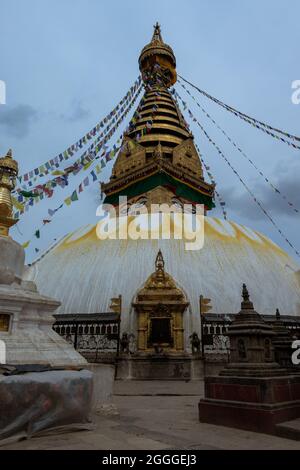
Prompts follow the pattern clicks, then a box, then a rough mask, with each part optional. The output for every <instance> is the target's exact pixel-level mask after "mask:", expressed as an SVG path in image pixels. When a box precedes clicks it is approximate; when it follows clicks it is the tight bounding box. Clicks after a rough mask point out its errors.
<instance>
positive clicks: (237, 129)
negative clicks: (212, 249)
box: [0, 0, 300, 261]
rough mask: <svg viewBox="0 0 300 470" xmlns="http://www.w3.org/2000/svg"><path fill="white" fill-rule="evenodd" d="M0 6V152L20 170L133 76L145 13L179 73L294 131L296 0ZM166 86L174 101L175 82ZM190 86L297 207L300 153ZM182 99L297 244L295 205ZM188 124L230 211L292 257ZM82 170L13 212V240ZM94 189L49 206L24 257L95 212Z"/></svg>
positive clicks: (92, 117) (33, 1) (41, 158)
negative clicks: (1, 89)
mask: <svg viewBox="0 0 300 470" xmlns="http://www.w3.org/2000/svg"><path fill="white" fill-rule="evenodd" d="M0 15H1V28H0V58H1V60H0V65H1V66H0V80H4V81H5V83H6V87H7V96H6V101H7V102H6V105H0V153H1V154H4V153H5V152H6V150H7V149H8V148H9V147H12V148H13V151H14V156H15V158H16V159H17V160H18V162H19V165H20V173H21V174H22V173H24V172H25V171H27V170H28V171H29V170H31V169H33V168H34V167H36V166H37V165H39V164H42V163H44V162H45V161H46V160H48V159H50V158H52V157H54V156H56V155H57V154H58V153H60V152H62V151H63V150H65V149H66V148H67V147H68V146H69V145H70V144H72V143H74V142H75V141H76V140H77V139H79V138H80V137H81V136H82V135H83V134H85V133H86V132H87V131H89V130H90V129H91V128H92V127H93V126H94V125H95V123H97V122H98V121H99V120H100V119H101V118H102V117H104V116H105V114H106V113H108V112H109V111H110V110H111V109H112V108H113V107H114V106H115V105H116V104H117V102H118V101H119V100H120V99H121V97H122V96H123V95H124V94H125V93H126V92H127V90H128V88H129V87H130V86H131V85H132V83H133V82H134V80H135V79H136V78H137V76H138V73H139V71H138V62H137V60H138V55H139V52H140V50H141V48H142V47H143V46H144V45H145V44H146V43H147V42H149V40H150V38H151V36H152V30H153V24H154V23H155V22H156V21H159V23H160V24H161V25H162V33H163V38H164V40H165V41H166V42H167V43H168V44H170V45H171V46H172V47H173V49H174V52H175V54H176V58H177V69H178V72H179V73H180V74H181V75H183V76H184V77H186V78H187V79H189V80H190V81H192V82H193V83H195V84H196V85H198V86H199V87H200V88H202V89H204V90H206V91H207V92H209V93H210V94H212V95H214V96H216V97H217V98H219V99H221V100H223V101H225V102H226V103H228V104H230V105H232V106H235V107H237V108H238V109H240V110H242V111H243V112H245V113H248V114H250V115H252V116H255V117H257V118H258V119H260V120H263V121H266V122H268V123H270V124H272V125H274V126H275V127H279V128H281V129H283V130H287V131H290V132H291V133H294V134H296V135H299V134H300V129H299V121H300V105H298V106H297V105H295V104H293V103H292V101H291V95H292V89H291V84H292V82H293V81H294V80H297V79H298V80H299V79H300V70H299V44H300V28H299V18H300V2H299V1H298V0H289V2H284V1H279V0H263V1H262V0H243V1H240V0H226V1H225V0H189V1H185V2H183V1H178V0H151V1H149V2H147V1H141V0H127V1H121V0H120V1H116V0H111V1H109V2H105V1H102V0H26V1H24V0H0ZM177 90H178V91H179V93H180V94H181V95H182V97H183V98H184V99H185V97H186V95H185V94H184V92H183V91H182V89H181V88H180V86H179V85H177ZM195 96H196V97H197V99H199V102H201V104H202V105H203V106H204V107H205V108H206V109H207V110H208V111H209V113H210V114H211V115H212V116H213V117H214V118H215V119H216V120H217V122H218V124H219V125H220V126H221V127H223V128H224V129H225V130H226V132H227V133H228V134H229V135H230V137H232V138H234V139H235V141H236V142H237V143H238V144H239V145H240V147H241V148H242V149H243V150H244V151H245V153H246V154H247V155H248V156H249V158H251V159H252V160H253V161H254V162H255V164H256V165H257V166H258V167H259V168H260V169H261V170H262V171H263V172H264V173H265V174H266V176H267V177H268V178H269V179H270V180H271V181H272V182H273V183H274V184H275V185H277V186H278V188H279V189H280V190H281V191H282V192H283V194H285V195H286V196H287V197H288V199H289V200H290V201H291V202H293V203H294V204H295V206H296V207H298V208H299V209H300V191H299V177H300V151H295V150H293V149H291V148H290V147H288V146H286V145H284V144H281V143H279V142H277V141H275V140H274V139H272V138H270V137H268V136H266V135H264V134H263V133H261V132H260V131H258V130H255V129H253V128H252V127H250V126H249V125H247V124H245V123H243V122H242V121H241V120H239V119H237V118H236V117H233V116H231V115H230V114H228V113H227V112H226V111H224V110H220V109H219V108H218V107H217V106H216V105H215V104H213V103H210V102H209V101H207V100H206V99H205V98H203V97H201V96H200V95H197V92H195ZM190 103H191V104H190V107H191V109H192V111H193V112H195V114H197V116H199V118H201V122H202V124H203V125H204V126H205V127H206V128H207V130H208V131H209V133H210V134H211V135H212V137H213V138H214V140H215V141H216V142H217V143H218V145H219V146H220V147H221V148H222V150H223V151H224V154H225V155H226V157H227V158H228V159H229V160H230V161H231V163H232V164H233V165H234V167H235V168H236V169H237V171H238V172H239V173H240V174H241V176H242V177H243V178H244V179H245V181H246V182H247V184H248V185H249V187H250V188H251V190H252V191H253V192H254V193H256V195H257V197H258V198H259V199H260V200H261V201H263V202H264V204H265V206H266V208H267V210H269V212H270V214H271V215H272V217H274V220H275V222H276V223H277V224H278V225H279V226H280V227H281V229H282V230H283V231H284V232H285V233H286V234H287V236H288V238H289V239H290V240H291V242H292V243H293V244H294V245H295V246H296V247H297V248H298V250H300V238H299V227H300V224H299V215H297V214H295V213H294V212H293V211H291V209H290V208H289V206H288V205H287V204H286V202H284V201H282V200H281V199H280V197H279V196H278V195H277V194H276V193H275V192H274V191H273V190H272V189H271V188H270V187H269V186H267V185H266V184H265V182H264V180H263V179H262V178H261V177H260V176H259V175H258V174H257V172H256V171H255V170H254V169H253V168H252V167H251V166H250V165H249V164H248V162H247V161H246V160H245V159H244V158H243V157H242V156H241V155H240V154H239V153H238V152H237V151H236V150H235V149H234V147H232V146H231V145H230V144H229V142H228V141H226V139H225V138H224V136H223V135H222V134H221V133H220V131H218V130H217V129H216V128H215V127H214V126H212V125H211V124H210V123H209V121H207V119H206V118H205V116H204V115H202V113H201V111H200V110H199V109H198V108H196V106H195V105H194V103H193V102H192V101H191V102H190ZM192 129H193V131H194V135H195V140H196V142H197V143H198V145H199V147H200V150H201V152H202V153H203V157H204V159H205V161H206V162H207V163H208V164H209V165H210V168H211V171H212V173H213V174H214V176H215V179H216V181H217V189H218V191H219V192H220V194H221V195H223V199H225V201H226V205H227V212H228V216H229V218H230V219H231V220H234V221H237V222H240V223H243V224H245V225H248V226H250V227H251V228H253V229H256V230H259V231H261V232H263V233H265V234H266V235H268V236H269V237H270V238H272V240H274V241H275V242H277V243H278V244H279V245H280V246H282V247H283V248H285V249H287V250H288V251H289V252H290V253H291V254H292V255H293V253H292V251H291V250H290V249H289V248H288V246H287V245H286V244H285V242H284V240H282V239H281V238H280V235H279V234H278V232H277V231H276V229H275V228H274V227H273V226H272V224H270V222H269V221H268V220H266V218H265V216H264V215H263V214H262V212H260V211H259V209H258V208H257V207H256V206H255V204H254V203H253V201H251V199H250V198H249V196H248V194H247V193H246V192H245V190H244V188H243V186H242V185H241V184H240V182H239V181H238V179H237V178H236V176H235V175H234V174H233V173H232V171H231V170H230V169H229V168H228V167H227V166H226V164H225V163H224V161H223V160H222V159H221V158H220V157H219V156H218V154H217V153H216V151H215V150H214V149H213V147H211V146H210V145H209V143H208V142H206V141H205V137H204V136H203V135H202V134H201V131H200V129H199V128H197V127H195V126H192ZM121 130H122V129H120V131H121ZM120 131H118V136H119V135H120V134H121V132H120ZM112 143H114V140H112ZM110 171H111V164H110V165H108V167H107V169H106V170H105V171H104V172H103V174H102V175H101V179H102V180H103V181H104V180H106V179H107V178H108V177H109V174H110ZM81 179H82V178H81V177H80V176H79V178H73V179H72V183H71V184H70V186H69V188H67V189H68V191H67V192H66V190H65V191H63V190H61V189H60V188H58V189H57V191H56V194H55V196H54V197H53V198H51V199H47V200H46V201H42V202H41V203H40V204H38V205H37V206H36V207H35V208H33V209H32V210H30V211H29V212H28V213H27V214H26V215H25V216H24V217H22V219H21V221H20V222H19V224H18V226H17V227H15V228H14V229H13V231H12V234H13V236H14V238H16V239H17V240H18V241H19V242H22V243H23V242H26V241H27V240H29V239H31V238H32V235H33V233H34V231H35V230H36V229H37V228H39V227H40V226H41V222H42V220H43V219H45V218H47V211H48V209H49V208H51V209H53V208H55V207H57V206H58V205H59V204H60V203H61V202H62V201H63V200H64V198H65V197H67V196H68V195H69V194H70V192H72V188H75V187H76V186H77V185H78V182H79V181H81ZM99 199H100V193H99V187H98V185H97V184H94V185H93V186H91V187H90V188H89V189H88V190H87V191H86V192H84V193H83V194H82V197H81V198H80V200H79V201H78V202H76V203H74V204H73V205H72V206H71V207H69V208H68V207H65V208H63V209H62V210H61V211H59V212H58V213H57V215H56V216H55V217H54V218H53V220H52V222H51V224H48V225H46V226H45V227H44V229H42V231H41V238H40V240H37V239H34V238H33V241H32V243H31V245H30V247H29V249H28V257H27V260H28V261H30V260H31V259H32V258H33V257H34V256H35V252H34V251H35V250H34V249H35V248H38V249H40V250H41V251H42V250H44V249H46V248H47V247H48V246H49V244H51V243H52V242H53V240H54V239H59V238H60V237H61V236H63V235H64V234H66V233H67V232H69V231H70V230H73V229H75V228H77V227H79V226H81V225H84V224H86V223H91V222H96V220H97V218H96V215H95V212H96V208H97V205H98V204H99ZM211 215H216V216H219V215H220V211H219V210H214V211H213V212H212V213H211ZM293 256H294V255H293Z"/></svg>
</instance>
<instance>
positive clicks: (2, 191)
mask: <svg viewBox="0 0 300 470" xmlns="http://www.w3.org/2000/svg"><path fill="white" fill-rule="evenodd" d="M17 176H18V163H17V162H16V161H15V160H13V158H12V151H11V149H9V150H8V152H7V154H6V155H5V156H4V157H2V158H0V236H8V234H9V228H10V227H12V226H13V225H14V224H15V223H16V222H17V220H16V219H14V218H13V204H12V200H11V191H12V190H13V189H14V188H15V184H16V178H17Z"/></svg>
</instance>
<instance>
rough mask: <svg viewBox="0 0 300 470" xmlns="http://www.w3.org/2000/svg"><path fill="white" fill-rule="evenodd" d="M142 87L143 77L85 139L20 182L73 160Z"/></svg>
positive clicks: (28, 174) (21, 177)
mask: <svg viewBox="0 0 300 470" xmlns="http://www.w3.org/2000/svg"><path fill="white" fill-rule="evenodd" d="M140 85H141V76H139V77H138V79H137V80H136V81H135V82H134V85H133V86H132V87H131V88H130V89H129V91H128V92H127V93H126V95H125V96H124V97H123V98H122V99H121V101H120V102H119V103H118V104H117V106H116V107H115V108H114V109H113V110H112V111H111V112H110V113H109V114H107V116H105V118H104V119H102V120H101V121H100V122H98V123H97V124H96V125H95V126H94V127H93V129H91V130H90V131H89V132H87V133H86V134H85V135H84V136H83V137H81V138H80V139H79V140H78V141H77V142H75V143H74V144H72V145H71V146H69V147H68V148H67V149H66V150H64V151H63V152H61V153H60V154H58V155H56V156H55V157H53V158H51V159H50V160H48V161H47V162H45V163H43V164H42V165H40V166H38V167H37V168H34V169H33V170H31V171H29V172H27V173H25V174H23V175H21V176H19V177H18V180H19V182H20V183H21V182H25V183H26V182H29V181H30V180H32V179H34V178H37V177H40V176H44V175H45V174H49V172H51V171H55V170H56V169H57V168H59V166H60V164H61V162H63V161H65V160H68V159H69V158H71V157H72V156H73V155H74V153H76V152H77V151H78V150H79V149H81V148H82V147H83V146H84V145H86V143H87V142H88V141H89V140H90V139H92V137H93V136H95V135H96V133H98V132H99V131H100V129H101V128H103V127H104V125H105V124H107V123H108V122H109V121H110V120H111V119H112V118H113V117H114V115H115V114H116V112H117V111H118V110H119V109H120V108H121V109H122V106H123V105H124V103H125V102H126V101H128V100H129V99H130V98H131V97H132V96H133V95H134V94H135V92H136V90H137V89H138V88H139V87H140Z"/></svg>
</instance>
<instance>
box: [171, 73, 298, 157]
mask: <svg viewBox="0 0 300 470" xmlns="http://www.w3.org/2000/svg"><path fill="white" fill-rule="evenodd" d="M178 76H179V77H180V78H181V79H182V80H183V81H184V82H186V83H187V84H188V85H190V86H191V87H193V88H195V90H197V91H198V92H199V93H201V94H202V95H204V96H205V97H206V98H208V99H210V100H211V101H213V102H214V103H216V104H218V105H219V106H221V107H222V108H224V109H226V110H227V111H229V112H231V113H232V114H234V115H235V116H237V117H239V118H240V119H243V120H244V121H245V122H247V123H248V124H251V125H252V126H253V127H255V128H257V129H259V130H261V131H262V132H264V133H265V134H268V135H270V136H271V137H274V138H275V139H277V140H280V141H281V142H284V143H285V144H287V145H289V146H290V147H293V148H295V149H299V150H300V146H299V145H296V144H294V143H293V142H290V141H288V140H286V139H285V138H284V137H280V135H284V136H285V137H288V138H289V139H291V140H295V141H297V142H300V137H298V136H295V135H293V134H291V133H289V132H285V131H282V130H281V129H276V128H275V127H272V126H270V125H269V124H266V123H264V122H262V121H259V120H257V119H255V118H253V117H251V116H248V115H247V114H244V113H242V112H241V111H238V110H237V109H235V108H233V107H232V106H229V105H227V104H226V103H223V102H222V101H220V100H218V99H217V98H214V97H213V96H211V95H209V94H208V93H206V92H205V91H203V90H201V89H200V88H198V87H197V86H196V85H193V84H192V83H191V82H189V81H188V80H186V79H185V78H183V77H182V76H181V75H178ZM179 83H180V80H179ZM272 131H273V132H272ZM274 132H277V133H278V134H280V135H276V134H274Z"/></svg>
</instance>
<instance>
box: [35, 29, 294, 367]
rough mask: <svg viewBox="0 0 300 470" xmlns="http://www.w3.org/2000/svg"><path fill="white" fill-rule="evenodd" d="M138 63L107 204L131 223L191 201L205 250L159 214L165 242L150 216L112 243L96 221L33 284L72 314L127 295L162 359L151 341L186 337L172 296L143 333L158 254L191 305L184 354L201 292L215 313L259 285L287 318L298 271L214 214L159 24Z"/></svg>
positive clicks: (185, 314)
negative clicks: (200, 218) (136, 88)
mask: <svg viewBox="0 0 300 470" xmlns="http://www.w3.org/2000/svg"><path fill="white" fill-rule="evenodd" d="M139 67H140V71H141V74H142V78H143V82H144V87H145V93H144V96H143V98H142V100H141V102H140V104H139V106H138V108H137V111H136V112H135V114H134V116H133V119H132V120H131V122H130V125H129V128H128V129H127V132H126V133H125V135H124V138H123V145H122V147H121V150H120V151H119V153H118V155H117V158H116V161H115V164H114V166H113V169H112V174H111V178H110V180H109V181H108V182H106V183H105V184H102V188H101V191H102V193H104V194H105V199H104V202H105V203H107V204H112V205H114V207H115V209H116V216H115V217H116V223H117V224H122V221H123V219H124V217H123V216H124V215H127V214H128V213H129V212H130V208H131V207H132V206H135V207H138V208H139V209H140V210H142V209H143V208H146V209H147V210H150V208H151V207H153V206H152V205H153V204H158V205H160V204H167V205H174V206H177V207H179V208H181V207H182V206H183V205H184V204H186V203H188V204H190V205H191V207H192V210H193V209H194V208H195V207H196V206H197V205H199V204H202V205H203V211H204V214H205V216H204V222H203V224H204V244H203V247H202V249H199V250H187V249H186V239H183V238H181V239H180V238H178V237H176V236H175V233H176V231H177V229H178V227H177V226H176V221H175V219H173V218H172V219H171V224H170V230H169V232H168V233H166V232H164V228H163V227H162V223H161V219H160V217H156V215H157V214H154V215H153V216H151V217H152V219H151V228H153V227H154V229H155V230H156V231H157V237H156V238H153V237H151V234H150V230H149V225H148V224H145V223H144V222H145V218H143V215H141V216H137V217H136V219H137V224H138V225H139V234H138V235H137V236H136V237H135V238H132V237H130V236H128V237H127V238H126V237H123V238H119V237H113V236H110V232H109V229H108V230H107V237H106V239H100V238H99V236H98V235H97V234H99V231H101V230H102V229H103V230H104V228H103V227H104V226H105V224H107V222H106V221H105V220H102V221H100V222H99V223H98V224H97V219H96V217H95V223H93V224H91V225H87V226H84V227H80V228H78V229H77V230H76V231H74V232H72V233H68V234H67V235H66V236H65V237H64V238H63V239H61V240H60V241H59V242H58V243H57V244H56V245H54V246H53V247H51V248H50V249H49V250H47V251H46V252H45V253H43V254H41V256H39V257H38V259H36V260H35V261H34V262H33V263H32V265H31V266H30V268H29V269H28V271H27V279H30V280H33V281H34V282H36V284H37V286H38V288H39V290H40V292H42V293H43V294H44V295H49V296H51V297H53V298H56V299H59V300H60V301H61V306H60V307H59V309H58V312H59V313H63V314H75V313H81V314H82V313H101V312H107V311H108V308H109V304H110V299H111V298H112V297H115V296H116V295H119V294H121V295H122V320H121V329H122V333H126V334H130V335H133V336H134V337H135V344H136V350H135V352H136V354H137V355H141V354H150V355H153V353H155V347H154V345H153V341H152V339H151V338H153V335H154V337H155V338H159V337H160V335H161V334H162V333H161V332H162V331H164V332H165V333H164V335H165V336H164V337H163V338H162V337H161V339H160V341H161V342H162V343H163V350H164V354H169V355H173V354H174V347H173V346H172V345H174V344H175V343H176V338H175V335H176V334H177V333H176V330H174V328H172V326H171V325H173V324H174V321H175V316H176V315H175V313H176V311H175V310H174V309H172V308H170V306H168V305H167V300H166V299H167V295H166V299H165V300H164V299H163V296H161V297H160V299H159V302H157V305H156V306H155V307H153V309H154V310H155V309H156V308H158V304H160V305H159V309H160V318H161V321H153V320H154V318H152V317H151V312H150V311H149V310H147V309H145V310H144V313H143V315H145V318H144V320H143V322H144V323H143V325H144V326H143V328H144V330H143V334H141V326H140V310H141V306H140V298H141V293H142V292H144V290H145V289H146V290H147V282H148V279H149V276H150V274H151V273H152V272H153V266H154V263H155V259H156V257H157V254H158V252H159V250H161V253H162V255H163V259H164V263H165V266H166V269H167V272H168V275H169V276H170V277H171V278H172V282H173V283H174V285H175V286H176V289H178V290H179V291H180V295H181V296H182V299H184V300H183V301H182V304H181V305H182V306H183V305H184V308H182V309H181V313H180V328H181V329H182V333H181V337H182V341H180V342H177V343H176V344H180V347H179V349H178V348H177V350H176V354H178V355H181V356H182V355H189V354H190V355H191V343H190V336H191V335H192V333H193V332H200V315H199V296H200V295H204V296H205V297H209V298H211V299H212V306H213V312H215V313H224V312H229V313H230V312H235V311H237V310H238V308H239V303H238V290H239V287H238V286H239V285H240V279H244V280H245V282H246V283H247V286H248V287H249V289H251V295H252V298H253V300H254V301H255V305H256V306H257V308H258V309H259V311H261V312H263V313H269V314H273V312H274V311H275V309H276V308H277V307H278V308H279V309H280V311H281V312H282V314H288V315H298V314H299V313H300V289H299V288H300V270H299V265H298V264H297V263H296V262H295V261H294V260H293V259H292V258H291V257H290V256H289V255H288V254H287V253H286V252H285V251H284V250H282V249H281V248H280V247H279V246H278V245H276V244H275V243H273V242H272V241H271V240H270V239H269V238H267V237H266V236H265V235H263V234H261V233H259V232H257V231H255V230H253V229H251V228H248V227H245V226H242V225H240V224H237V223H235V222H232V221H228V220H227V221H225V220H221V219H219V218H217V217H211V216H209V212H210V211H211V210H212V209H213V207H214V202H213V199H214V186H213V185H211V184H209V183H207V182H206V181H205V179H204V177H203V171H202V166H201V162H200V159H199V155H198V153H197V150H196V147H195V144H194V137H193V134H192V133H191V131H190V129H189V127H188V125H187V124H186V122H185V120H184V117H183V116H182V114H181V112H180V109H179V108H178V106H177V103H176V101H175V100H174V97H173V95H172V93H171V87H172V86H173V85H174V84H175V82H176V58H175V54H174V52H173V50H172V48H171V47H170V46H169V45H167V44H166V43H165V42H164V41H163V39H162V35H161V30H160V26H159V25H158V24H156V25H155V27H154V34H153V37H152V39H151V41H150V43H149V44H147V45H146V46H145V47H144V48H143V49H142V52H141V54H140V57H139ZM125 196H126V197H127V204H125V205H122V204H121V205H120V197H125ZM95 213H96V207H95ZM128 217H129V219H130V218H131V215H129V216H128ZM132 217H133V216H132ZM139 217H140V219H139ZM191 234H192V233H190V234H188V235H191ZM57 271H59V273H60V279H59V282H58V279H57V276H56V272H57ZM262 285H263V286H264V289H263V292H262ZM176 308H177V307H176ZM163 312H165V313H163ZM166 312H169V313H168V314H169V315H170V316H169V317H168V315H167V313H166ZM167 318H169V323H168V320H167ZM157 320H158V319H157ZM168 325H169V326H168ZM122 333H121V334H122ZM152 370H153V369H152Z"/></svg>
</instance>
